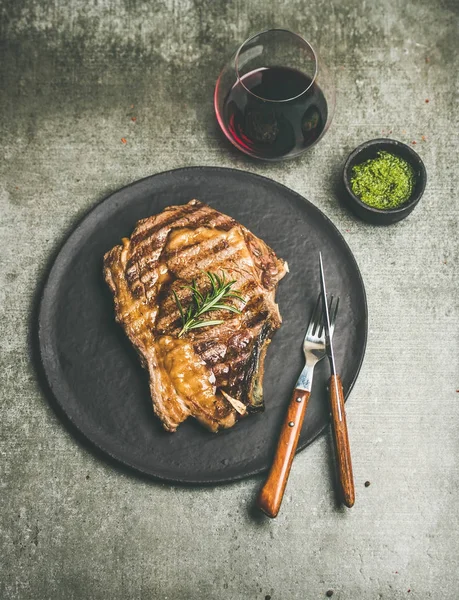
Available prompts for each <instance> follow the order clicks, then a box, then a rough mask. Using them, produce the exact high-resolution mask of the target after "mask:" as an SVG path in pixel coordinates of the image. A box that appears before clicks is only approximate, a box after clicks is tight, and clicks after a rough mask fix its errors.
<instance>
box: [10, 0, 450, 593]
mask: <svg viewBox="0 0 459 600" xmlns="http://www.w3.org/2000/svg"><path fill="white" fill-rule="evenodd" d="M0 10H1V23H0V26H1V60H0V74H1V93H0V114H1V117H0V119H1V155H2V160H1V164H0V199H1V212H0V214H1V224H0V227H1V247H2V251H1V257H0V263H1V266H0V298H1V306H0V314H1V330H0V335H1V346H0V347H1V370H0V377H1V381H2V383H1V396H2V400H1V406H0V411H1V421H0V434H1V439H0V444H1V446H0V448H1V478H0V485H1V495H0V503H1V536H0V561H1V571H0V597H1V598H2V599H3V598H4V599H9V600H13V599H14V600H16V599H24V600H25V599H30V600H42V599H43V600H44V599H57V600H60V599H66V600H73V599H94V600H99V599H110V600H126V599H133V600H134V599H154V600H156V599H158V600H159V599H164V600H166V599H168V600H188V599H191V600H201V599H203V600H216V599H220V598H223V599H228V600H243V599H244V600H245V599H247V598H250V599H252V598H253V599H261V600H263V599H265V600H269V599H270V598H271V599H272V600H297V599H298V600H299V599H301V600H309V599H316V598H323V597H325V593H326V591H327V590H329V589H331V590H334V598H337V599H339V600H359V599H370V600H377V599H380V598H381V599H382V598H387V599H400V598H412V599H422V600H425V599H429V598H432V599H435V600H436V599H440V598H441V599H444V600H446V599H451V600H452V599H456V598H457V597H458V595H459V588H458V587H457V586H458V585H459V573H458V556H459V537H458V525H459V522H458V521H459V514H458V513H459V509H458V493H459V469H458V459H459V441H458V427H459V408H458V407H459V372H458V366H459V365H458V318H459V294H458V291H459V290H458V266H459V253H458V214H459V206H458V202H459V201H458V193H457V188H458V185H459V173H458V169H457V164H458V152H457V150H458V143H459V142H458V139H457V131H458V125H459V122H458V112H457V100H458V96H457V92H458V76H457V74H458V70H459V59H458V52H457V50H458V48H457V43H458V4H457V2H455V1H453V0H451V1H449V2H448V1H442V2H440V1H432V0H429V1H427V0H420V1H418V2H405V1H404V0H385V1H383V2H378V3H373V2H368V1H367V2H365V1H364V0H346V1H345V2H341V1H339V0H333V1H331V2H328V1H326V0H318V1H314V0H313V1H312V2H310V1H306V0H274V1H271V2H265V1H264V0H246V1H245V2H242V1H241V0H234V1H228V2H226V1H224V0H219V1H216V0H151V1H146V0H145V1H142V0H65V1H61V2H59V1H56V0H3V1H2V2H1V3H0ZM275 25H277V26H285V27H288V28H291V29H293V30H297V31H299V32H301V33H303V34H304V35H305V36H306V37H307V38H309V39H310V40H311V41H312V42H314V43H315V44H316V45H317V46H318V47H319V48H320V49H321V50H322V54H323V55H324V57H325V58H326V59H327V61H328V63H329V65H330V66H331V68H332V69H333V71H334V73H335V75H336V81H337V92H338V96H337V110H336V116H335V120H334V122H333V124H332V127H331V129H330V131H329V133H328V134H327V135H326V137H325V138H324V140H323V141H322V142H321V143H320V144H319V145H318V146H317V147H315V148H314V149H312V150H311V151H310V152H309V153H307V154H306V155H304V156H303V157H302V158H301V159H299V160H296V161H293V162H288V163H285V164H279V165H264V164H258V163H253V162H249V161H247V160H246V159H245V158H244V157H243V156H242V155H239V154H238V153H237V152H234V151H232V150H231V149H230V148H229V147H228V145H227V144H226V143H225V142H224V141H223V140H222V137H221V135H219V132H218V131H217V127H216V125H215V120H214V116H213V107H212V92H213V86H214V82H215V80H216V78H217V76H218V73H219V69H220V67H221V65H222V64H223V62H224V60H225V59H226V58H227V57H228V55H229V54H230V52H231V51H232V50H233V48H234V47H235V46H236V45H237V43H239V42H240V41H242V40H243V39H244V38H245V37H246V36H247V35H248V34H249V33H252V32H255V31H258V30H260V29H263V28H265V27H269V26H275ZM427 100H429V102H427ZM131 117H136V119H137V120H136V121H135V122H134V121H132V120H131ZM381 135H382V136H385V135H390V136H391V137H394V138H396V139H399V140H402V141H405V142H408V143H411V142H414V141H415V142H416V146H415V148H416V150H417V151H418V152H419V154H420V155H421V156H422V158H423V159H424V160H425V163H426V166H427V171H428V176H429V183H428V187H427V190H426V193H425V196H424V198H423V200H422V201H421V203H420V204H419V206H418V208H417V209H416V211H415V212H414V213H413V214H412V215H411V217H410V218H408V219H407V220H406V221H403V222H401V223H400V224H398V225H395V226H392V227H390V228H379V229H378V228H374V227H372V226H368V225H365V224H363V223H361V222H359V221H357V220H356V219H355V218H354V217H353V216H351V215H350V214H348V213H347V212H346V211H345V210H344V209H343V208H342V207H341V206H340V205H339V204H338V203H337V201H336V197H335V194H334V185H335V183H336V181H337V178H338V176H339V170H340V167H341V165H342V163H343V160H344V158H345V156H346V155H347V153H348V152H349V151H350V150H351V149H352V148H353V147H355V146H356V145H357V144H359V143H361V142H363V141H365V140H367V139H371V138H374V137H377V136H381ZM121 138H125V139H126V140H127V143H126V144H123V143H122V142H121ZM184 165H223V166H232V167H237V168H241V169H246V170H249V171H254V172H257V173H261V174H264V175H267V176H269V177H272V178H273V179H275V180H277V181H280V182H282V183H284V184H286V185H288V186H290V187H292V188H293V189H294V190H296V191H298V192H299V193H301V194H303V195H305V196H306V197H307V198H309V199H310V200H311V201H312V202H313V203H314V204H316V205H317V206H318V207H319V208H320V209H321V210H322V211H324V212H325V213H326V214H327V215H328V216H329V217H331V219H332V220H333V221H334V222H335V224H336V225H337V226H338V227H339V229H340V230H341V232H342V233H343V235H344V236H345V238H346V240H347V241H348V243H349V244H350V246H351V248H352V250H353V251H354V253H355V255H356V257H357V260H358V262H359V265H360V267H361V270H362V273H363V276H364V279H365V282H366V286H367V292H368V304H369V311H370V332H369V341H368V351H367V356H366V359H365V362H364V366H363V370H362V372H361V375H360V377H359V379H358V382H357V385H356V387H355V388H354V391H353V393H352V397H351V399H350V402H349V405H348V418H349V428H350V435H351V441H352V448H353V456H354V469H355V480H356V486H357V502H356V505H355V507H354V508H353V509H352V510H350V511H342V510H337V509H336V507H335V506H334V502H333V488H332V483H331V481H330V477H329V470H328V454H329V440H328V438H327V436H322V437H321V438H320V439H319V440H318V441H317V442H316V443H314V444H313V445H312V446H310V447H309V448H308V449H307V450H305V451H304V452H302V453H301V454H300V455H298V456H297V458H296V461H295V464H294V468H293V472H292V474H291V478H290V482H289V485H288V490H287V497H286V501H285V503H284V506H283V509H282V512H281V514H280V516H279V517H278V519H277V520H275V521H269V520H267V519H266V520H264V519H257V518H255V517H254V516H253V515H252V514H251V511H250V507H251V505H252V502H253V498H254V495H255V493H256V492H257V490H258V488H259V486H260V484H261V481H262V478H253V479H249V480H246V481H243V482H240V483H237V484H234V485H229V486H226V487H218V488H213V489H212V488H207V489H192V488H188V489H181V488H176V487H171V486H169V485H164V484H159V483H154V482H153V483H152V482H149V481H145V480H139V479H137V478H136V477H135V476H130V475H128V474H126V473H123V472H121V471H118V470H116V469H114V468H113V467H112V466H110V465H109V464H107V463H106V462H104V461H102V460H100V459H99V458H97V457H95V456H94V455H93V454H92V453H91V452H90V451H89V450H88V449H87V448H86V447H84V446H81V445H80V444H79V443H78V442H76V440H75V439H74V438H73V437H72V436H71V435H70V434H69V433H68V432H67V430H66V429H65V428H64V426H63V425H62V423H61V422H60V420H59V419H58V418H57V417H56V415H55V414H54V412H53V411H52V409H51V408H50V406H49V404H48V401H47V399H46V397H45V396H44V395H43V393H42V391H41V389H40V387H39V384H38V382H37V377H36V374H35V372H34V368H33V365H32V362H31V356H30V331H31V323H32V321H31V319H32V316H31V315H32V308H33V298H34V294H35V292H36V289H37V286H38V284H39V282H40V281H41V278H42V277H43V274H44V272H45V269H46V265H47V264H48V262H49V260H50V257H51V256H52V255H53V252H55V251H56V249H57V248H58V247H59V245H60V243H61V241H62V238H63V236H65V235H66V233H67V232H68V231H69V229H70V228H71V227H72V226H73V225H74V224H75V223H76V222H77V221H78V219H79V218H80V217H81V216H82V215H83V214H84V213H85V211H87V210H88V209H89V208H90V207H91V206H93V205H94V203H95V202H97V201H98V200H100V199H101V198H103V197H104V196H106V195H107V194H108V193H109V192H111V191H113V190H115V189H117V188H119V187H121V186H123V185H125V184H127V183H129V182H132V181H134V180H136V179H138V178H140V177H143V176H146V175H149V174H151V173H155V172H159V171H162V170H166V169H170V168H174V167H180V166H184ZM366 480H369V481H370V482H371V485H370V486H369V487H364V482H365V481H366Z"/></svg>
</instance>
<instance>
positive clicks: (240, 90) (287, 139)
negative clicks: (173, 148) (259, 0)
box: [222, 67, 328, 159]
mask: <svg viewBox="0 0 459 600" xmlns="http://www.w3.org/2000/svg"><path fill="white" fill-rule="evenodd" d="M327 115H328V109H327V101H326V100H325V96H324V94H323V93H322V90H321V89H320V87H319V86H318V84H317V83H315V82H313V81H312V79H311V78H310V77H309V76H308V75H306V74H304V73H302V72H301V71H298V70H297V69H292V68H288V67H263V68H259V69H255V70H253V71H250V72H249V73H247V74H246V75H244V76H243V77H242V78H240V79H237V80H236V82H235V83H234V85H233V86H232V88H231V89H230V90H229V92H228V95H227V96H226V99H225V101H224V105H223V115H222V116H223V119H224V121H225V124H226V130H227V132H228V134H229V136H230V137H232V138H233V142H234V143H235V144H236V146H239V147H240V148H241V149H242V150H244V151H245V152H247V153H248V154H251V155H252V156H256V157H258V158H266V159H278V158H284V157H288V156H289V155H292V156H296V155H297V154H298V153H299V151H301V150H303V149H305V148H307V147H309V146H311V145H312V144H314V142H316V141H317V140H318V139H319V138H320V136H321V134H322V132H323V130H324V128H325V125H326V123H327Z"/></svg>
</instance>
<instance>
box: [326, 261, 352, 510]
mask: <svg viewBox="0 0 459 600" xmlns="http://www.w3.org/2000/svg"><path fill="white" fill-rule="evenodd" d="M319 265H320V287H321V290H322V298H323V300H324V301H323V302H322V310H323V317H324V319H323V321H324V326H325V346H326V353H327V356H328V360H329V362H330V370H331V377H330V381H329V396H330V407H331V416H332V429H333V439H334V443H335V451H336V459H337V462H338V475H339V481H340V488H341V497H342V501H343V503H344V504H345V505H346V506H347V507H348V508H351V506H354V501H355V489H354V476H353V474H352V461H351V449H350V446H349V435H348V431H347V423H346V411H345V409H344V393H343V385H342V383H341V378H340V376H339V375H338V373H337V370H336V362H335V354H334V352H333V336H332V335H330V331H331V325H330V311H329V308H328V299H327V288H326V285H325V275H324V265H323V261H322V253H319Z"/></svg>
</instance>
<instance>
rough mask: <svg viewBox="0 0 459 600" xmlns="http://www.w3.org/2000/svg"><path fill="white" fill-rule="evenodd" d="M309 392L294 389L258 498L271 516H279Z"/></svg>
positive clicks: (260, 505) (264, 510) (264, 509)
mask: <svg viewBox="0 0 459 600" xmlns="http://www.w3.org/2000/svg"><path fill="white" fill-rule="evenodd" d="M309 394H310V392H305V391H304V390H298V389H295V390H294V392H293V396H292V399H291V400H290V404H289V407H288V410H287V415H286V417H285V420H284V424H283V425H282V430H281V434H280V438H279V442H278V444H277V450H276V455H275V457H274V462H273V464H272V466H271V470H270V472H269V475H268V478H267V480H266V482H265V484H264V486H263V487H262V489H261V491H260V493H259V495H258V498H257V506H258V507H259V508H260V509H261V510H262V511H263V512H264V513H266V514H267V515H268V517H271V518H274V517H276V516H277V513H278V512H279V509H280V506H281V503H282V498H283V496H284V491H285V486H286V485H287V479H288V476H289V473H290V468H291V466H292V461H293V457H294V456H295V450H296V447H297V445H298V439H299V437H300V433H301V426H302V425H303V420H304V414H305V412H306V407H307V405H308V400H309Z"/></svg>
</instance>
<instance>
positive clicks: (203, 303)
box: [172, 271, 245, 337]
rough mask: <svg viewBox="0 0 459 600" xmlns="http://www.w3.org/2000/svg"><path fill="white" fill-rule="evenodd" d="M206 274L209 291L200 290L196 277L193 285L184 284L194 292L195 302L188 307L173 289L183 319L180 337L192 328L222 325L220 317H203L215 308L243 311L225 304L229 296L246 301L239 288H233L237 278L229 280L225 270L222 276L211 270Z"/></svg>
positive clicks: (238, 312) (236, 311)
mask: <svg viewBox="0 0 459 600" xmlns="http://www.w3.org/2000/svg"><path fill="white" fill-rule="evenodd" d="M205 274H206V275H207V277H208V279H209V281H210V290H209V291H208V292H207V293H204V292H200V291H199V290H198V288H197V285H196V280H195V279H193V281H192V284H191V285H186V286H184V287H186V288H188V289H190V290H191V292H192V294H193V303H192V304H190V306H188V308H186V309H185V308H184V307H183V306H182V303H181V302H180V300H179V298H178V296H177V294H176V293H175V291H174V290H172V293H173V294H174V298H175V302H176V304H177V308H178V310H179V313H180V317H181V319H182V329H181V330H180V333H179V334H178V336H179V337H182V335H184V334H185V333H187V332H188V331H190V330H191V329H198V328H199V327H208V326H210V325H220V324H221V323H223V321H222V320H219V319H214V320H204V319H201V317H202V315H204V314H206V313H209V312H212V311H215V310H229V311H230V312H233V313H237V314H240V313H241V311H240V310H239V309H238V308H236V307H235V306H232V305H231V304H225V300H226V299H227V298H236V299H237V300H241V302H245V300H244V298H242V296H241V295H240V293H239V292H238V290H232V289H231V288H232V286H233V285H234V284H235V283H236V280H235V279H232V280H231V281H227V280H226V275H225V272H224V271H222V272H221V276H219V275H217V274H216V273H211V272H210V271H205Z"/></svg>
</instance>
